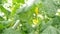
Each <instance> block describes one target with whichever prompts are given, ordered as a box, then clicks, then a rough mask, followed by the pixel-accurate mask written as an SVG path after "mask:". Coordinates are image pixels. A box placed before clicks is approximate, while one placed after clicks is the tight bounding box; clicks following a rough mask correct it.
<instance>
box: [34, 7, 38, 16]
mask: <svg viewBox="0 0 60 34" xmlns="http://www.w3.org/2000/svg"><path fill="white" fill-rule="evenodd" d="M35 13H36V15H38V7H36V8H35Z"/></svg>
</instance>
